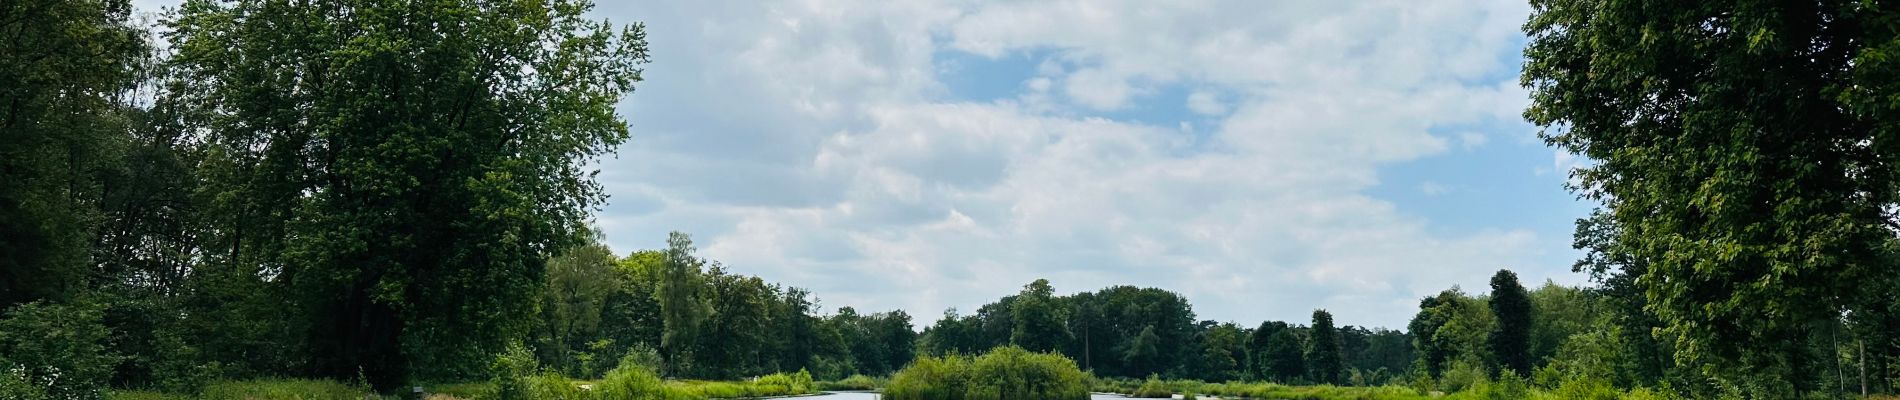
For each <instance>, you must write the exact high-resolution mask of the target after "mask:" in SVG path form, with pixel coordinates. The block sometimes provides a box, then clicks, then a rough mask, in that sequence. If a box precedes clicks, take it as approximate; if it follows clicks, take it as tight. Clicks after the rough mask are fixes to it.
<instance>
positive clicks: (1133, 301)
mask: <svg viewBox="0 0 1900 400" xmlns="http://www.w3.org/2000/svg"><path fill="white" fill-rule="evenodd" d="M1310 322H1311V325H1301V324H1297V323H1288V322H1283V321H1266V322H1263V323H1261V324H1260V325H1258V326H1257V327H1248V326H1242V325H1237V324H1235V323H1231V322H1225V323H1223V322H1215V321H1207V320H1196V319H1195V314H1194V310H1193V307H1192V306H1190V305H1189V304H1188V302H1187V299H1186V298H1185V297H1182V296H1181V295H1180V294H1177V293H1174V292H1170V291H1166V290H1161V289H1154V288H1136V287H1132V286H1116V287H1111V288H1106V289H1102V290H1098V291H1094V292H1082V293H1076V294H1074V295H1069V296H1056V295H1054V289H1053V288H1052V287H1051V286H1050V285H1049V282H1048V281H1047V280H1036V281H1035V282H1032V283H1030V284H1028V285H1026V286H1024V287H1023V290H1022V291H1021V292H1020V293H1018V294H1016V295H1012V296H1006V297H1004V298H1002V299H1000V300H997V301H996V302H994V303H990V304H986V305H984V306H982V307H981V308H978V309H977V312H976V313H974V314H971V315H959V314H958V313H957V312H956V310H954V309H952V310H949V311H946V312H945V313H944V315H943V317H942V318H941V319H939V320H938V321H937V322H936V323H935V324H933V325H931V326H930V327H928V328H926V329H924V333H923V336H922V337H921V338H920V339H919V343H918V345H917V347H918V349H919V350H920V351H922V352H924V353H925V354H929V355H946V354H952V353H956V354H964V355H971V354H980V353H983V352H984V351H987V350H989V349H992V348H996V347H1002V346H1007V345H1014V346H1019V347H1022V348H1024V349H1027V350H1030V351H1037V352H1057V353H1060V354H1063V355H1065V356H1068V357H1069V358H1070V359H1073V360H1075V361H1076V364H1077V365H1079V366H1081V367H1082V368H1083V369H1084V370H1087V371H1090V372H1093V373H1095V374H1096V375H1098V376H1112V377H1126V378H1144V377H1148V376H1150V375H1159V376H1163V377H1167V378H1170V379H1200V380H1206V381H1228V380H1243V379H1246V380H1254V379H1258V380H1271V381H1275V382H1282V383H1338V384H1383V383H1385V382H1386V381H1388V380H1390V379H1393V378H1395V377H1398V376H1401V375H1402V374H1403V373H1404V372H1405V371H1407V370H1408V368H1409V367H1410V366H1411V365H1412V360H1413V358H1414V352H1413V350H1412V346H1411V336H1409V335H1407V334H1406V333H1404V332H1399V331H1393V330H1387V329H1368V328H1364V327H1357V326H1350V325H1348V326H1344V327H1335V326H1334V325H1333V321H1332V314H1330V313H1327V312H1326V311H1324V310H1316V311H1314V312H1313V319H1312V321H1310Z"/></svg>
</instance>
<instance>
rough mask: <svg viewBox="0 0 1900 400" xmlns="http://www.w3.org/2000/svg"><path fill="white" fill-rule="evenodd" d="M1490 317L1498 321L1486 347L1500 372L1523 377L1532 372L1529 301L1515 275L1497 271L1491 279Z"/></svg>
mask: <svg viewBox="0 0 1900 400" xmlns="http://www.w3.org/2000/svg"><path fill="white" fill-rule="evenodd" d="M1490 305H1491V315H1492V316H1493V317H1496V318H1497V324H1495V325H1493V326H1492V328H1491V332H1490V335H1489V337H1488V338H1487V340H1486V341H1485V344H1487V345H1489V347H1488V349H1489V350H1490V351H1491V355H1492V356H1493V357H1496V360H1497V363H1498V370H1499V371H1510V372H1511V373H1512V374H1513V375H1514V376H1518V377H1523V376H1526V375H1530V373H1531V343H1530V339H1531V326H1532V325H1533V324H1534V323H1533V322H1532V319H1531V317H1532V312H1531V308H1532V307H1531V298H1530V293H1528V292H1526V291H1525V290H1524V285H1521V284H1519V283H1518V282H1517V273H1515V272H1511V271H1510V270H1498V273H1497V274H1496V275H1492V276H1491V302H1490Z"/></svg>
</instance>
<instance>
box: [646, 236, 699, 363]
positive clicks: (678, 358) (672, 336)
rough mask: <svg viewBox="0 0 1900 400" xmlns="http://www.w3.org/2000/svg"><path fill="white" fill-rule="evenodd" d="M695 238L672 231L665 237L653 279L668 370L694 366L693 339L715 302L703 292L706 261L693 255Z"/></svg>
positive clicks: (662, 353)
mask: <svg viewBox="0 0 1900 400" xmlns="http://www.w3.org/2000/svg"><path fill="white" fill-rule="evenodd" d="M694 250H695V249H694V248H693V238H692V237H690V236H687V235H686V234H685V233H681V232H673V233H670V234H667V236H666V250H665V251H664V253H662V254H663V255H664V259H663V261H662V263H661V264H660V266H659V268H658V269H656V270H654V271H653V273H654V274H655V275H654V277H655V279H654V281H656V282H658V283H659V285H658V287H657V288H656V290H655V291H654V293H653V295H654V296H655V298H656V299H657V300H659V303H660V319H661V321H662V328H661V329H662V330H661V334H660V355H661V357H664V358H665V359H666V364H667V365H666V367H667V369H668V371H666V372H668V373H679V372H683V371H686V370H690V369H691V365H692V362H693V354H692V349H693V345H694V343H693V341H694V339H695V338H697V337H698V336H699V334H700V323H702V322H705V321H706V318H707V316H708V315H709V314H711V313H712V304H711V303H710V302H708V301H707V299H706V295H705V293H703V291H704V289H705V286H706V283H705V279H706V278H705V272H704V271H702V270H700V267H701V265H702V264H704V263H705V262H704V261H703V260H700V259H699V257H697V256H694V255H693V251H694Z"/></svg>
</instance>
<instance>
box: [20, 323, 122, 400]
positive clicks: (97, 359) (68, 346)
mask: <svg viewBox="0 0 1900 400" xmlns="http://www.w3.org/2000/svg"><path fill="white" fill-rule="evenodd" d="M100 318H101V311H100V308H99V306H97V305H94V304H91V303H85V302H82V303H77V304H49V303H45V302H32V303H26V304H21V305H18V306H14V307H13V308H12V309H10V310H7V311H6V313H5V314H0V398H11V399H62V400H63V399H98V398H100V397H102V396H104V395H105V392H104V390H105V389H106V384H107V379H108V378H111V376H112V369H113V366H114V365H116V364H117V363H118V362H119V361H120V360H119V358H118V357H116V356H113V355H111V354H109V353H108V352H107V349H106V345H107V342H106V339H107V336H108V335H109V332H108V331H107V329H106V327H105V326H104V325H103V324H102V323H101V322H100Z"/></svg>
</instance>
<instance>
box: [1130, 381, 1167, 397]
mask: <svg viewBox="0 0 1900 400" xmlns="http://www.w3.org/2000/svg"><path fill="white" fill-rule="evenodd" d="M1128 397H1135V398H1143V399H1165V398H1170V397H1174V391H1173V390H1169V389H1168V387H1167V386H1166V385H1165V384H1163V383H1162V382H1161V378H1159V377H1157V376H1154V375H1149V376H1148V380H1147V381H1146V382H1142V384H1141V387H1139V388H1136V389H1135V390H1134V391H1133V392H1128Z"/></svg>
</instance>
